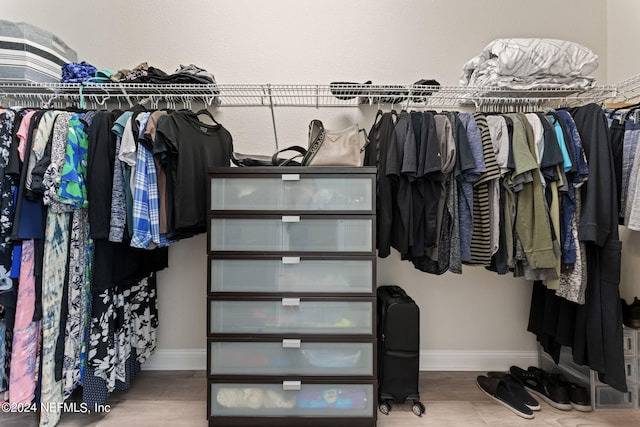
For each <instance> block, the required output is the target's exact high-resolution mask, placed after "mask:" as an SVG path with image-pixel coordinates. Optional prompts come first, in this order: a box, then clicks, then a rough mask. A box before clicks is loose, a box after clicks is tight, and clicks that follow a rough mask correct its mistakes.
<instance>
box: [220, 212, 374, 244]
mask: <svg viewBox="0 0 640 427" xmlns="http://www.w3.org/2000/svg"><path fill="white" fill-rule="evenodd" d="M210 236H211V246H210V249H211V250H212V251H258V252H264V251H290V252H372V251H373V220H372V219H371V218H347V219H345V218H343V217H331V216H327V217H321V218H317V217H313V218H309V217H306V218H305V217H300V216H282V217H277V218H215V217H214V218H211V230H210Z"/></svg>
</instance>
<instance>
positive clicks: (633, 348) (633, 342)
mask: <svg viewBox="0 0 640 427" xmlns="http://www.w3.org/2000/svg"><path fill="white" fill-rule="evenodd" d="M636 335H637V334H636V331H635V330H633V329H628V328H624V332H623V339H624V341H623V344H624V355H625V356H635V355H636V352H637V348H638V347H637V346H638V340H639V338H638V337H637V336H636Z"/></svg>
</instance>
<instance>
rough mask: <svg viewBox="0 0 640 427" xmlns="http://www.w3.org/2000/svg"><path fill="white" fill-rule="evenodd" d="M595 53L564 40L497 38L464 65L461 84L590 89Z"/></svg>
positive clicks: (595, 66)
mask: <svg viewBox="0 0 640 427" xmlns="http://www.w3.org/2000/svg"><path fill="white" fill-rule="evenodd" d="M596 68H598V56H597V55H595V54H594V53H593V52H592V51H591V50H590V49H588V48H587V47H585V46H582V45H580V44H578V43H573V42H570V41H566V40H555V39H536V38H513V39H497V40H494V41H492V42H491V43H489V44H488V45H487V46H486V47H485V48H484V49H483V50H482V52H481V53H480V55H478V56H476V57H474V58H472V59H471V60H469V61H468V62H467V63H466V64H465V65H464V66H463V75H462V78H461V79H460V85H462V86H491V87H499V88H505V89H518V90H526V89H543V88H544V89H554V88H562V89H579V90H581V89H589V88H591V87H593V86H594V85H595V83H596V79H595V78H594V77H591V76H590V74H591V73H592V72H593V71H595V70H596Z"/></svg>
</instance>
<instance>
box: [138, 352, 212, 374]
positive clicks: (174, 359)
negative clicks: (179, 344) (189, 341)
mask: <svg viewBox="0 0 640 427" xmlns="http://www.w3.org/2000/svg"><path fill="white" fill-rule="evenodd" d="M142 369H144V370H147V371H204V370H206V369H207V349H206V348H186V349H175V350H162V349H159V350H156V351H155V352H154V353H153V354H152V355H151V357H149V360H147V361H146V362H145V363H144V364H143V365H142Z"/></svg>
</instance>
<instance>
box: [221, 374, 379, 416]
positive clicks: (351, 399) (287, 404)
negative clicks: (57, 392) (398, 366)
mask: <svg viewBox="0 0 640 427" xmlns="http://www.w3.org/2000/svg"><path fill="white" fill-rule="evenodd" d="M373 390H374V389H373V384H302V383H300V382H298V381H286V382H283V383H278V384H228V383H211V384H210V398H211V402H210V403H211V405H210V411H211V412H210V415H211V416H212V417H215V416H241V417H254V416H255V417H278V416H286V417H314V416H318V417H370V416H372V415H373V410H374V398H373V397H374V396H373Z"/></svg>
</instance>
